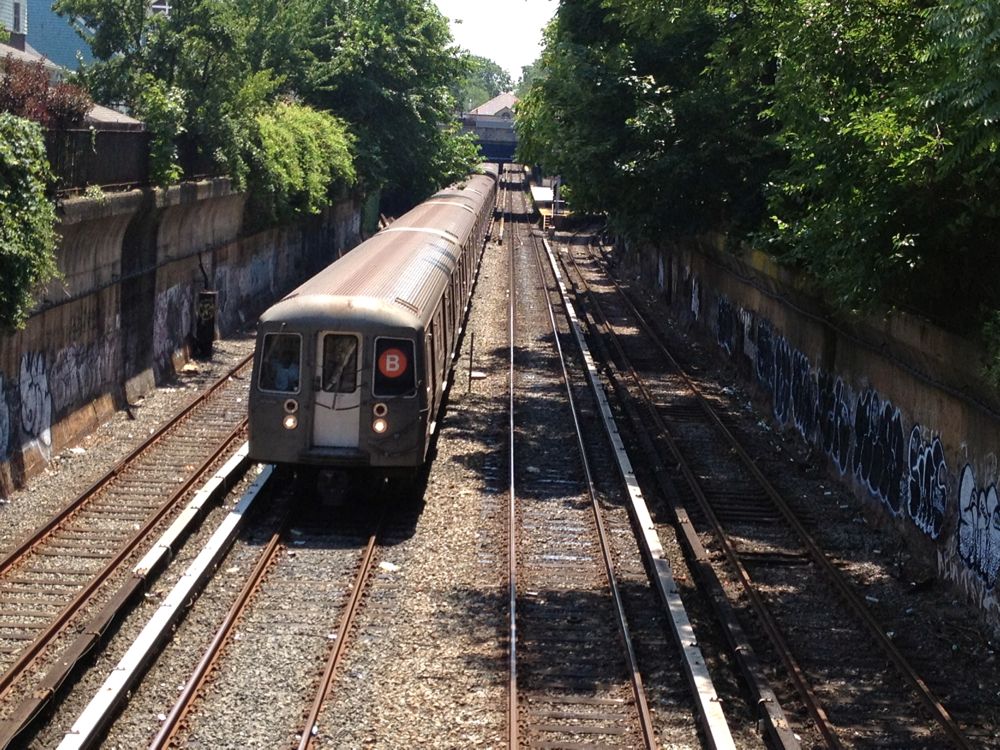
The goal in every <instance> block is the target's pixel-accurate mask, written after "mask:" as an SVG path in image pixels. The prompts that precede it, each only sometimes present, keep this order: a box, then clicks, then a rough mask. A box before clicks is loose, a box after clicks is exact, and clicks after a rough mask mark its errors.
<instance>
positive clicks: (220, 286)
mask: <svg viewBox="0 0 1000 750" xmlns="http://www.w3.org/2000/svg"><path fill="white" fill-rule="evenodd" d="M215 286H216V289H217V290H218V292H219V312H218V316H219V326H220V327H221V328H222V330H224V331H226V330H234V329H237V328H239V327H240V326H242V325H244V324H245V323H246V322H247V321H246V311H247V310H248V309H249V310H253V309H254V308H262V307H264V306H265V305H267V304H270V303H271V302H272V301H273V299H272V298H273V296H274V291H275V288H276V286H277V285H276V281H275V265H274V256H266V257H262V256H255V257H254V259H253V260H251V261H250V263H248V264H247V265H245V266H239V267H236V268H234V267H232V266H220V267H219V268H217V269H216V272H215Z"/></svg>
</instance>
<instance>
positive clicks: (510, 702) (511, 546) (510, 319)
mask: <svg viewBox="0 0 1000 750" xmlns="http://www.w3.org/2000/svg"><path fill="white" fill-rule="evenodd" d="M501 174H503V172H501ZM505 189H506V191H507V193H506V212H507V213H509V214H511V215H513V208H514V204H513V201H514V198H513V193H512V192H511V190H510V188H509V187H506V188H505ZM503 223H504V222H503V221H501V241H503V229H502V227H503ZM508 244H509V249H508V253H507V336H508V339H509V341H510V361H509V369H508V400H509V401H508V405H507V418H508V429H509V432H508V435H509V440H508V453H509V456H508V461H507V480H508V513H507V519H508V524H507V581H508V603H507V606H508V614H509V617H508V632H507V640H508V644H509V645H508V683H507V747H508V748H510V750H517V748H518V745H519V740H518V696H517V491H516V489H515V486H514V438H515V433H514V350H515V346H516V339H515V338H514V330H515V324H516V305H515V297H516V295H515V286H514V283H515V281H516V277H515V274H514V265H515V264H514V241H513V239H511V241H510V242H509V243H508Z"/></svg>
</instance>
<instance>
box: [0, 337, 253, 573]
mask: <svg viewBox="0 0 1000 750" xmlns="http://www.w3.org/2000/svg"><path fill="white" fill-rule="evenodd" d="M252 359H253V355H252V354H250V355H249V356H247V357H244V358H243V359H242V360H240V361H239V362H237V363H236V364H235V365H234V366H233V367H232V368H230V370H229V371H228V372H227V373H226V374H225V375H223V376H222V377H221V378H219V379H218V380H216V381H215V383H213V384H212V385H211V386H210V387H209V388H208V389H207V390H205V391H204V392H202V393H200V394H198V395H197V396H195V397H194V398H192V399H191V401H189V402H188V404H187V405H186V406H185V407H184V408H183V409H182V410H181V411H180V412H178V413H177V414H175V415H174V416H173V417H172V418H171V419H170V421H168V422H167V423H165V424H164V425H163V426H161V427H160V428H159V429H158V430H157V431H156V432H154V433H153V434H152V435H150V436H149V437H148V438H147V439H146V440H144V441H143V442H142V443H140V444H139V446H138V447H136V448H135V449H134V450H133V451H132V452H131V453H129V454H128V455H127V456H125V458H123V459H121V460H120V461H119V462H118V463H117V464H115V465H114V466H113V467H112V468H111V469H110V470H108V472H107V473H106V474H105V475H104V476H103V477H101V478H100V479H98V480H97V481H96V482H94V484H92V485H91V486H90V487H89V488H87V489H86V490H84V491H83V492H82V493H81V494H80V495H79V496H78V497H77V498H76V499H75V500H73V501H72V502H71V503H70V504H69V505H67V506H66V507H65V508H63V509H62V510H61V511H59V513H57V514H56V515H55V516H53V517H52V518H51V519H49V521H47V522H46V523H45V524H44V525H43V526H40V527H39V528H38V529H36V530H35V531H34V532H32V533H31V534H30V535H29V536H28V537H27V538H26V539H25V540H24V541H23V542H21V544H19V545H18V546H17V547H16V548H15V549H14V550H13V551H12V552H10V553H9V554H8V555H7V556H6V557H5V558H4V559H3V560H2V561H0V576H3V575H5V574H6V573H7V571H9V570H10V569H11V568H12V567H13V566H14V565H15V564H17V563H18V562H19V561H20V560H21V559H22V558H23V557H24V556H25V555H26V554H27V553H28V552H29V551H30V550H31V549H33V548H34V547H36V546H37V545H38V544H39V543H40V542H42V541H43V540H44V539H45V538H46V537H47V536H48V535H49V534H50V533H51V532H52V531H53V530H55V529H56V528H57V527H58V526H59V524H61V523H62V522H63V521H65V520H66V519H67V518H68V517H69V516H70V515H72V514H73V513H74V512H75V511H76V510H78V509H79V508H81V507H82V506H83V504H84V503H86V502H87V501H88V500H89V499H90V498H91V497H93V496H94V495H96V494H97V493H98V492H99V491H100V490H102V489H104V487H106V486H107V485H108V484H110V482H111V481H112V480H113V479H114V478H115V477H117V476H118V475H119V474H121V473H122V471H124V470H125V469H126V468H128V466H129V465H130V464H131V463H133V462H134V461H135V460H136V459H137V458H138V457H139V456H140V455H142V454H143V453H144V452H145V451H147V450H149V448H151V447H152V446H153V444H154V443H156V442H158V441H159V440H160V438H162V437H163V436H164V435H165V434H166V433H167V432H168V431H170V430H171V429H172V428H174V427H175V426H177V425H178V424H179V423H180V422H181V421H182V420H183V419H184V417H186V416H187V415H188V414H190V413H191V412H192V411H194V409H195V408H197V406H198V405H199V404H201V403H202V401H204V400H205V399H206V398H208V396H209V395H211V394H213V393H215V391H217V390H219V389H220V388H222V386H223V385H225V384H226V382H227V381H228V380H229V379H230V378H232V377H233V376H235V375H236V373H237V372H239V371H240V370H241V369H243V367H245V366H246V365H247V364H248V363H249V362H250V360H252Z"/></svg>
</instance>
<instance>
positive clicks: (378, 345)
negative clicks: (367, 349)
mask: <svg viewBox="0 0 1000 750" xmlns="http://www.w3.org/2000/svg"><path fill="white" fill-rule="evenodd" d="M414 354H415V351H414V345H413V341H411V340H410V339H390V338H378V339H375V382H374V383H373V384H372V394H373V395H374V396H412V395H413V394H414V392H415V391H416V388H417V378H416V371H417V368H416V362H415V357H414Z"/></svg>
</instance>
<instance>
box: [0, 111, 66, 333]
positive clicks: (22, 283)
mask: <svg viewBox="0 0 1000 750" xmlns="http://www.w3.org/2000/svg"><path fill="white" fill-rule="evenodd" d="M50 179H51V175H50V172H49V164H48V160H47V159H46V155H45V142H44V140H43V138H42V130H41V128H40V127H39V126H38V125H37V124H36V123H33V122H29V121H28V120H25V119H23V118H20V117H16V116H15V115H11V114H8V113H0V327H3V328H6V329H14V328H20V327H22V326H23V325H24V321H25V320H27V318H28V315H29V313H30V312H31V309H32V307H33V306H34V293H35V291H36V290H37V289H38V288H39V286H41V285H42V284H44V283H45V282H46V281H48V280H49V279H51V278H53V277H54V276H56V262H55V247H56V233H55V221H56V215H55V207H54V205H53V204H52V201H50V200H49V198H48V197H47V196H46V194H45V186H46V182H47V181H48V180H50Z"/></svg>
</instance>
